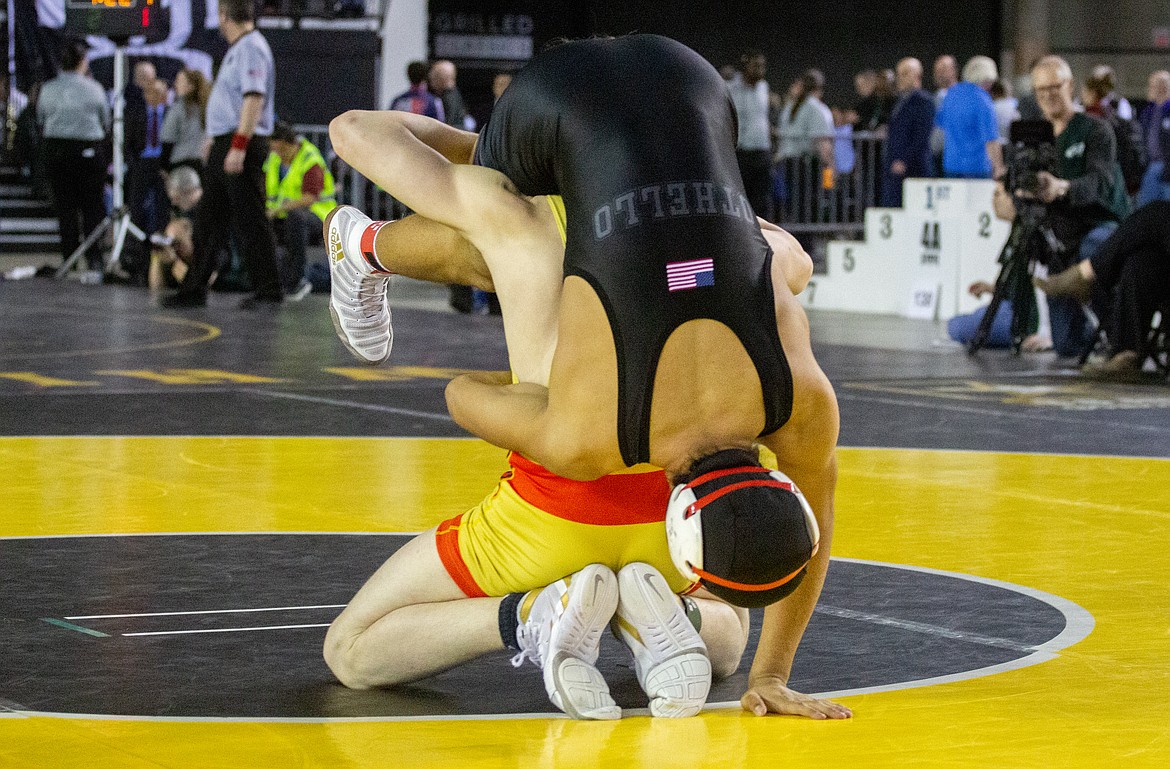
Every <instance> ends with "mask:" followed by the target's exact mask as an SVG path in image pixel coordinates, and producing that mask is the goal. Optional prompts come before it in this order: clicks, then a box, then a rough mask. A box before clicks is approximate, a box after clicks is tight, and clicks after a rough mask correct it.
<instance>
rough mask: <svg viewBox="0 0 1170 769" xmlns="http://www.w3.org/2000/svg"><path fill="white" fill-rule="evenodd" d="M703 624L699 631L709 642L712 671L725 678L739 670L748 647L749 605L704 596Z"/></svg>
mask: <svg viewBox="0 0 1170 769" xmlns="http://www.w3.org/2000/svg"><path fill="white" fill-rule="evenodd" d="M702 612H703V628H702V630H701V631H700V635H702V637H703V641H704V642H705V643H706V644H707V656H708V658H709V659H710V660H711V675H712V676H714V677H715V678H726V677H728V676H730V675H732V674H733V673H735V671H737V670H739V664H740V662H741V661H742V660H743V653H744V650H745V649H747V642H748V631H749V629H750V627H751V620H750V618H749V617H748V612H747V609H741V608H739V607H736V606H732V605H730V604H728V603H724V602H723V601H719V600H705V601H704V602H703V605H702Z"/></svg>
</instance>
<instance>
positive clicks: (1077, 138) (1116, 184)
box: [996, 56, 1129, 357]
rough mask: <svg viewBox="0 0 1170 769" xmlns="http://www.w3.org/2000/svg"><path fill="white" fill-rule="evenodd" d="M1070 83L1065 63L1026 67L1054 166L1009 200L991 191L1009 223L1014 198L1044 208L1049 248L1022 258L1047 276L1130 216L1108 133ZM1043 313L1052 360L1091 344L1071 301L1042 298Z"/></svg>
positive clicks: (1051, 59) (1053, 60) (1054, 60)
mask: <svg viewBox="0 0 1170 769" xmlns="http://www.w3.org/2000/svg"><path fill="white" fill-rule="evenodd" d="M1072 80H1073V78H1072V70H1071V69H1070V68H1069V66H1068V62H1066V61H1065V60H1064V59H1062V58H1060V57H1059V56H1045V57H1044V58H1042V59H1040V60H1039V61H1038V62H1037V63H1036V65H1035V66H1034V67H1033V68H1032V89H1033V92H1034V93H1035V95H1036V100H1037V102H1038V103H1039V105H1040V109H1041V111H1042V112H1043V113H1044V118H1045V120H1047V121H1048V122H1049V123H1051V124H1052V130H1053V133H1054V134H1055V150H1056V151H1055V160H1054V167H1053V169H1052V171H1051V172H1050V171H1047V170H1040V171H1037V172H1036V173H1035V175H1034V185H1028V186H1029V187H1032V188H1031V189H1014V190H1012V195H1011V196H1008V195H1007V194H1006V190H1005V189H1004V188H1003V186H1002V185H1000V188H999V189H998V190H997V194H996V210H997V213H999V214H1000V215H1001V216H1003V217H1004V218H1009V219H1014V218H1015V216H1016V209H1017V206H1016V205H1015V203H1016V202H1017V201H1018V202H1019V203H1020V205H1021V206H1026V205H1028V204H1029V203H1031V202H1033V201H1034V202H1036V203H1037V204H1039V205H1042V206H1043V218H1044V223H1045V231H1046V232H1050V233H1051V236H1050V237H1049V238H1048V240H1049V244H1048V245H1049V246H1050V247H1049V248H1047V249H1046V251H1047V254H1045V255H1042V256H1041V255H1029V257H1030V258H1035V259H1037V261H1041V262H1043V263H1045V264H1046V266H1047V268H1048V271H1049V273H1050V274H1051V273H1056V272H1059V271H1061V270H1064V269H1067V268H1068V267H1070V266H1072V265H1073V264H1076V263H1077V262H1079V261H1081V260H1084V259H1088V258H1089V257H1091V256H1092V255H1093V253H1094V252H1095V251H1096V250H1097V248H1098V247H1099V246H1100V244H1101V243H1102V242H1103V241H1104V240H1105V239H1106V238H1107V237H1109V234H1110V233H1111V232H1112V231H1113V230H1114V229H1115V228H1116V227H1117V224H1118V222H1120V221H1121V220H1122V219H1123V218H1125V216H1126V215H1127V214H1128V213H1129V198H1128V197H1127V196H1126V191H1125V181H1124V178H1123V177H1122V174H1121V166H1120V165H1119V164H1118V162H1117V147H1116V142H1115V139H1114V138H1113V131H1112V129H1111V128H1110V127H1109V126H1108V125H1107V124H1106V123H1105V122H1104V121H1102V120H1099V119H1098V118H1095V117H1092V116H1090V115H1086V114H1084V113H1083V112H1080V111H1079V110H1078V109H1077V106H1076V104H1075V103H1074V102H1073V82H1072ZM1009 178H1010V175H1009ZM1048 316H1049V322H1050V323H1051V326H1052V346H1053V348H1054V349H1055V350H1056V353H1057V354H1058V355H1060V356H1062V357H1076V356H1079V355H1080V354H1081V353H1082V352H1083V351H1084V349H1085V348H1086V347H1087V346H1088V345H1089V344H1090V343H1091V341H1092V339H1093V332H1094V329H1093V328H1092V327H1091V325H1090V323H1089V320H1088V318H1087V317H1086V315H1085V312H1084V309H1083V308H1082V306H1081V305H1080V303H1078V302H1077V301H1076V300H1075V299H1071V298H1069V297H1053V296H1049V297H1048Z"/></svg>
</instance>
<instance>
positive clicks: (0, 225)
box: [0, 216, 57, 233]
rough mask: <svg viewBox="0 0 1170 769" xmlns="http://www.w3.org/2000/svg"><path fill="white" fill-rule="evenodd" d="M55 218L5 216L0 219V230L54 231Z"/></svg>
mask: <svg viewBox="0 0 1170 769" xmlns="http://www.w3.org/2000/svg"><path fill="white" fill-rule="evenodd" d="M56 231H57V220H56V219H33V218H31V217H26V216H20V217H5V218H3V219H0V232H20V233H28V232H56Z"/></svg>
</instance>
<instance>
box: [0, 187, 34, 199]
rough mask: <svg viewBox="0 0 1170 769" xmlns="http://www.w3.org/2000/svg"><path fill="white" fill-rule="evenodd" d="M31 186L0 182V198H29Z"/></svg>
mask: <svg viewBox="0 0 1170 769" xmlns="http://www.w3.org/2000/svg"><path fill="white" fill-rule="evenodd" d="M32 196H33V193H32V187H30V186H28V185H27V184H0V198H31V197H32Z"/></svg>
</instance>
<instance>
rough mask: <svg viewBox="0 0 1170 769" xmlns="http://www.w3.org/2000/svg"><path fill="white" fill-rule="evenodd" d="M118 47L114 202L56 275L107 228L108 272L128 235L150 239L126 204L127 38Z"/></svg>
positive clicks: (116, 64) (114, 127)
mask: <svg viewBox="0 0 1170 769" xmlns="http://www.w3.org/2000/svg"><path fill="white" fill-rule="evenodd" d="M115 46H116V47H115V49H114V120H113V143H114V148H113V149H114V162H113V168H114V179H113V206H112V208H111V209H110V213H109V214H108V215H106V218H105V219H103V220H102V221H101V223H100V224H99V225H98V226H97V227H95V228H94V230H93V232H91V233H89V235H88V236H86V238H85V240H84V241H82V243H81V245H80V246H78V247H77V250H76V251H74V252H73V253H72V254H70V255H69V258H68V259H66V260H65V263H64V264H62V265H61V266H60V268H58V269H57V272H56V273H55V274H54V277H57V278H63V277H65V273H67V272H69V270H71V269H72V268H73V265H74V264H76V262H77V260H78V259H80V258H81V257H82V255H83V254H85V253H86V252H87V251H88V250H89V249H90V247H91V246H93V244H94V243H96V242H97V241H98V240H99V239H100V238H101V237H102V236H103V235H105V234H106V232H107V231H109V230H111V229H113V232H114V247H113V249H112V250H111V251H110V255H109V256H108V257H106V262H105V269H104V271H105V272H109V270H110V268H111V267H113V266H114V265H115V264H117V262H118V259H119V258H120V257H121V256H122V249H123V248H124V247H125V246H126V237H127V236H133V237H134V238H136V239H137V240H138V241H140V242H142V241H145V240H146V234H145V233H143V232H142V230H140V229H138V226H137V225H136V224H134V222H132V221H130V209H129V207H127V205H126V196H125V183H126V163H125V158H124V157H123V146H122V141H123V139H124V137H125V135H126V120H125V110H126V98H125V93H126V47H125V41H115Z"/></svg>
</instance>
